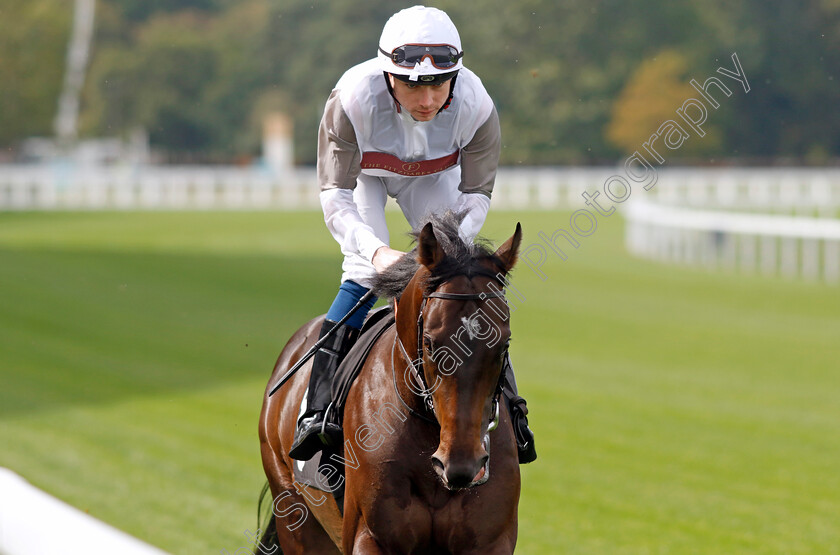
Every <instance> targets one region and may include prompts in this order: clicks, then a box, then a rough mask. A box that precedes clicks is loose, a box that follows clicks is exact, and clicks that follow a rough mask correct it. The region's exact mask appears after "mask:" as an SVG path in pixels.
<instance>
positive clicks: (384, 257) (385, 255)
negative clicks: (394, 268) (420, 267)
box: [371, 246, 405, 272]
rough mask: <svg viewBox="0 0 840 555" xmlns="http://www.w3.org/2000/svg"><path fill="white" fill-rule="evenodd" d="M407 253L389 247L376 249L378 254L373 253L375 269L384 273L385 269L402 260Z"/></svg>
mask: <svg viewBox="0 0 840 555" xmlns="http://www.w3.org/2000/svg"><path fill="white" fill-rule="evenodd" d="M404 254H405V253H404V252H403V251H398V250H396V249H392V248H391V247H388V246H382V247H379V248H378V249H376V252H375V253H373V260H371V262H372V263H373V267H374V268H376V271H377V272H381V271H383V270H384V269H385V268H387V267H388V266H390V265H391V264H393V263H394V262H396V261H397V260H399V259H400V258H402V256H403V255H404Z"/></svg>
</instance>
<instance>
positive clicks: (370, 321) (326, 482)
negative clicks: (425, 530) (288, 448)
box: [294, 306, 394, 512]
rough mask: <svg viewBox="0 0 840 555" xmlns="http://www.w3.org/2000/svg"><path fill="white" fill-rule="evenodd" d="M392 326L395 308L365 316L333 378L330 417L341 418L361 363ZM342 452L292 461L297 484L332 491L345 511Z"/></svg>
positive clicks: (334, 449)
mask: <svg viewBox="0 0 840 555" xmlns="http://www.w3.org/2000/svg"><path fill="white" fill-rule="evenodd" d="M392 325H394V311H393V309H392V308H391V307H390V306H384V307H382V308H378V309H376V310H374V311H373V312H371V313H370V314H369V315H368V317H367V319H366V320H365V323H364V325H363V326H362V332H361V334H360V336H359V339H357V340H356V343H355V344H354V345H353V347H352V348H351V349H350V352H348V353H347V356H346V357H344V360H343V361H342V363H341V364H340V365H339V367H338V369H337V370H336V373H335V377H333V383H332V398H333V404H332V407H333V408H332V409H331V410H330V413H331V417H332V418H335V419H338V420H339V421H343V420H344V404H345V402H346V401H347V395H348V394H349V393H350V387H351V386H352V385H353V380H355V379H356V377H357V376H358V375H359V372H361V370H362V365H363V364H364V362H365V359H366V358H367V356H368V354H369V353H370V350H371V349H372V348H373V345H374V343H376V340H377V339H379V337H381V336H382V334H383V333H385V330H387V329H388V328H389V327H391V326H392ZM343 452H344V449H343V446H342V445H336V446H334V447H328V448H325V449H324V450H323V451H321V452H319V453H317V454H316V455H315V456H314V457H312V458H311V459H309V460H308V461H294V475H295V481H296V482H297V483H298V484H301V485H306V486H308V487H311V488H315V489H317V490H320V491H323V492H327V493H331V494H332V495H333V497H335V500H336V503H337V504H338V507H339V509H340V510H341V511H342V512H343V511H344V464H343V463H342V461H343V458H342V455H343Z"/></svg>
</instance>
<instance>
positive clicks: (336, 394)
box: [331, 305, 394, 422]
mask: <svg viewBox="0 0 840 555" xmlns="http://www.w3.org/2000/svg"><path fill="white" fill-rule="evenodd" d="M393 324H394V310H393V309H392V308H391V306H390V305H389V306H383V307H382V308H378V309H376V310H374V311H373V312H371V313H370V315H369V316H368V318H367V320H365V323H364V325H363V326H362V332H361V334H360V335H359V339H357V340H356V343H355V344H354V345H353V347H352V348H351V349H350V352H348V353H347V356H345V357H344V360H343V361H342V362H341V364H340V365H339V367H338V369H337V370H336V372H335V376H334V377H333V382H332V400H333V401H332V402H333V409H332V414H331V416H332V417H334V418H337V419H338V420H339V422H341V421H343V420H344V403H345V402H346V401H347V395H348V394H349V393H350V387H351V386H352V385H353V380H355V379H356V376H358V375H359V372H361V370H362V365H364V363H365V359H367V356H368V354H370V350H371V349H372V348H373V344H374V343H376V340H377V339H379V337H380V336H381V335H382V334H383V333H385V330H387V329H388V328H389V327H391V326H392V325H393Z"/></svg>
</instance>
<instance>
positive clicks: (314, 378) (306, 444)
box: [289, 320, 359, 461]
mask: <svg viewBox="0 0 840 555" xmlns="http://www.w3.org/2000/svg"><path fill="white" fill-rule="evenodd" d="M335 327H336V323H335V322H333V321H331V320H324V324H323V325H322V326H321V333H320V334H319V335H318V338H319V339H320V338H322V337H324V336H325V335H326V334H327V333H328V332H329V331H330V330H332V329H333V328H335ZM358 336H359V330H357V329H356V328H351V327H350V326H348V325H346V324H343V325H341V326H339V327H338V328H336V329H335V331H334V332H333V334H332V336H331V337H330V338H329V339H328V340H327V342H326V343H324V345H322V346H321V348H320V349H318V352H316V353H315V356H314V357H313V361H312V373H311V374H310V375H309V389H308V390H307V393H306V410H305V411H304V412H303V414H302V415H301V416H300V417H299V418H298V422H297V429H296V430H295V441H294V443H292V448H291V449H290V450H289V456H290V457H292V458H293V459H297V460H299V461H308V460H309V459H311V458H312V457H314V456H315V453H317V452H318V451H320V450H321V449H322V448H323V447H324V446H325V445H341V442H342V441H343V434H342V431H341V426H339V425H338V424H336V423H335V422H330V421H329V420H328V419H327V415H326V414H325V411H326V409H327V406H328V405H329V404H330V401H331V396H332V392H331V389H332V380H333V376H334V375H335V371H336V370H337V369H338V365H339V364H341V361H342V360H343V359H344V356H345V355H346V354H347V352H348V351H349V350H350V347H352V346H353V343H355V342H356V338H358Z"/></svg>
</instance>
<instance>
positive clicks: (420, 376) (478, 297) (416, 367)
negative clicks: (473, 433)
mask: <svg viewBox="0 0 840 555" xmlns="http://www.w3.org/2000/svg"><path fill="white" fill-rule="evenodd" d="M504 297H505V294H504V292H503V291H501V290H499V289H497V290H494V291H482V292H481V293H442V292H437V291H434V292H432V293H429V294H428V295H423V301H422V303H421V304H420V313H419V314H418V315H417V358H415V359H413V360H412V358H411V357H410V356H408V351H407V350H406V348H405V346H404V345H403V342H402V339H400V334H399V333H395V334H394V343H395V345H399V346H400V351H401V352H402V354H403V356H404V357H405V359H406V360H407V361H408V364H409V366H410V367H411V370H412V373H413V374H414V377H415V378H416V379H417V380H418V381H419V383H421V384H422V385H423V392H422V393H420V394H419V396H420V397H422V398H423V404H424V405H425V406H426V409H427V410H428V411H429V412H431V413H432V417H433V418H436V417H435V403H434V399H432V392H431V391H429V384H428V383H426V377H425V373H424V371H423V311H424V310H425V308H426V301H427V300H428V299H444V300H448V301H483V300H486V299H493V298H502V299H504ZM394 306H395V307H396V301H395V302H394ZM395 312H396V310H395ZM393 355H394V353H393V348H392V352H391V368H392V371H393V374H394V391H395V392H396V393H397V397H399V399H400V401H402V403H403V405H405V407H406V408H407V409H408V410H409V412H410V413H411V414H414V415H416V416H418V417H419V418H421V419H423V420H425V421H427V422H430V423H432V424H438V425H439V423H438V422H437V420H434V419H432V418H428V417H427V416H425V415H423V414H420V413H418V412H417V411H415V410H413V409H412V408H411V407H409V406H408V404H407V403H406V402H405V400H403V398H402V395H400V392H399V390H398V389H397V373H396V369H395V368H394V356H393ZM505 366H506V365H504V364H503V365H502V371H501V373H500V374H499V382H498V384H496V391H495V392H494V394H493V410H492V412H493V414H492V416H491V419H490V424H489V425H488V426H487V431H488V432H492V431H493V430H495V429H496V428H497V427H498V425H499V397H500V396H501V394H502V387H503V386H504V383H505ZM410 389H412V391H413V388H410Z"/></svg>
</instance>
